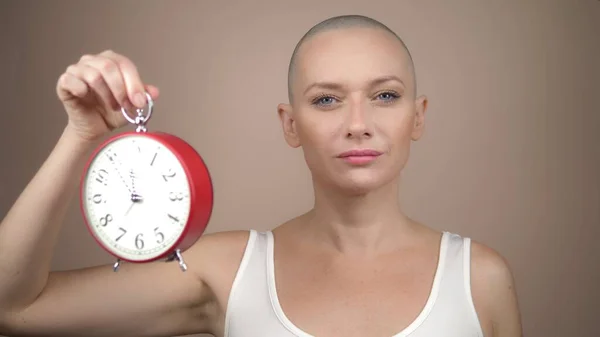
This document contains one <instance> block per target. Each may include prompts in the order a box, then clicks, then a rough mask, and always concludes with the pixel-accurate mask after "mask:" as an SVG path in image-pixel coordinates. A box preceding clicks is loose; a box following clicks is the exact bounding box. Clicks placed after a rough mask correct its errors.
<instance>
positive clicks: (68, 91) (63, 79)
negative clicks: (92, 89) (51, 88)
mask: <svg viewBox="0 0 600 337" xmlns="http://www.w3.org/2000/svg"><path fill="white" fill-rule="evenodd" d="M57 87H58V88H57V94H58V97H59V98H60V99H61V100H63V101H65V100H69V99H71V98H73V97H77V98H84V97H85V96H86V95H87V94H88V92H89V87H88V86H87V84H85V82H83V81H82V80H81V79H79V78H78V77H76V76H73V75H72V74H70V73H68V72H65V73H63V74H62V75H61V76H60V77H59V78H58V85H57Z"/></svg>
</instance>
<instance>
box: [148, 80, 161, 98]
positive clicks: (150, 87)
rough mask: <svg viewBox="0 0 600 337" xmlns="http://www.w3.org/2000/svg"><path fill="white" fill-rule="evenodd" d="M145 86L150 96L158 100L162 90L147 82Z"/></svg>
mask: <svg viewBox="0 0 600 337" xmlns="http://www.w3.org/2000/svg"><path fill="white" fill-rule="evenodd" d="M145 88H146V92H147V93H149V94H150V97H152V99H153V100H156V99H157V98H158V96H159V95H160V90H158V88H157V87H155V86H153V85H149V84H147V85H146V86H145Z"/></svg>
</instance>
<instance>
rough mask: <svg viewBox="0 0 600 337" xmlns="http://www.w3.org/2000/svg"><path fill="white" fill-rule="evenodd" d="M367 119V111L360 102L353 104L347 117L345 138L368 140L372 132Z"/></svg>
mask: <svg viewBox="0 0 600 337" xmlns="http://www.w3.org/2000/svg"><path fill="white" fill-rule="evenodd" d="M371 124H372V123H371V121H370V118H369V111H368V109H367V108H366V107H364V106H363V104H362V102H360V101H356V102H353V103H352V104H351V105H350V107H349V110H348V116H347V133H346V137H347V138H370V137H372V136H373V130H372V126H371Z"/></svg>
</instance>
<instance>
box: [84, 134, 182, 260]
mask: <svg viewBox="0 0 600 337" xmlns="http://www.w3.org/2000/svg"><path fill="white" fill-rule="evenodd" d="M83 184H84V186H83V195H82V197H83V198H84V200H83V210H84V214H85V216H86V218H87V219H88V222H89V226H90V228H91V230H92V231H93V233H94V234H95V236H96V238H97V239H98V240H100V241H102V242H103V243H104V245H105V246H106V248H108V249H109V250H111V251H113V252H114V253H115V254H117V255H118V256H120V257H122V258H126V259H129V260H132V261H144V260H148V259H151V258H154V257H156V256H159V255H162V254H163V253H164V252H165V251H167V250H168V249H171V248H172V246H173V244H174V243H175V241H176V240H177V239H178V238H179V237H180V236H181V234H182V232H183V230H184V229H185V225H186V223H187V220H188V216H189V213H190V187H189V182H188V180H187V175H186V173H185V171H184V169H183V167H182V166H181V164H180V162H179V160H178V159H177V157H176V156H175V155H174V154H173V153H172V152H171V151H170V150H169V149H168V148H166V147H165V146H164V145H162V143H160V142H158V141H156V140H154V139H152V138H150V137H147V136H144V135H143V134H140V135H128V136H125V137H121V138H118V139H117V140H115V141H113V142H111V143H109V144H108V145H107V146H105V147H104V148H103V149H102V150H100V151H99V152H98V154H97V155H96V157H95V158H94V159H93V160H92V162H91V164H90V166H89V168H88V170H87V174H86V176H85V178H84V182H83Z"/></svg>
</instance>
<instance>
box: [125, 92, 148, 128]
mask: <svg viewBox="0 0 600 337" xmlns="http://www.w3.org/2000/svg"><path fill="white" fill-rule="evenodd" d="M145 94H146V99H147V101H148V105H147V106H148V108H147V110H146V111H145V112H146V113H145V114H144V109H143V108H142V109H136V112H137V115H136V116H135V117H131V116H130V114H129V112H128V111H127V109H125V108H124V107H121V113H123V116H124V117H125V119H126V120H127V121H128V122H129V123H131V124H135V125H137V129H136V131H137V132H146V123H148V120H149V119H150V117H151V116H152V110H153V108H154V101H153V100H152V96H150V94H149V93H148V92H146V93H145Z"/></svg>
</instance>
